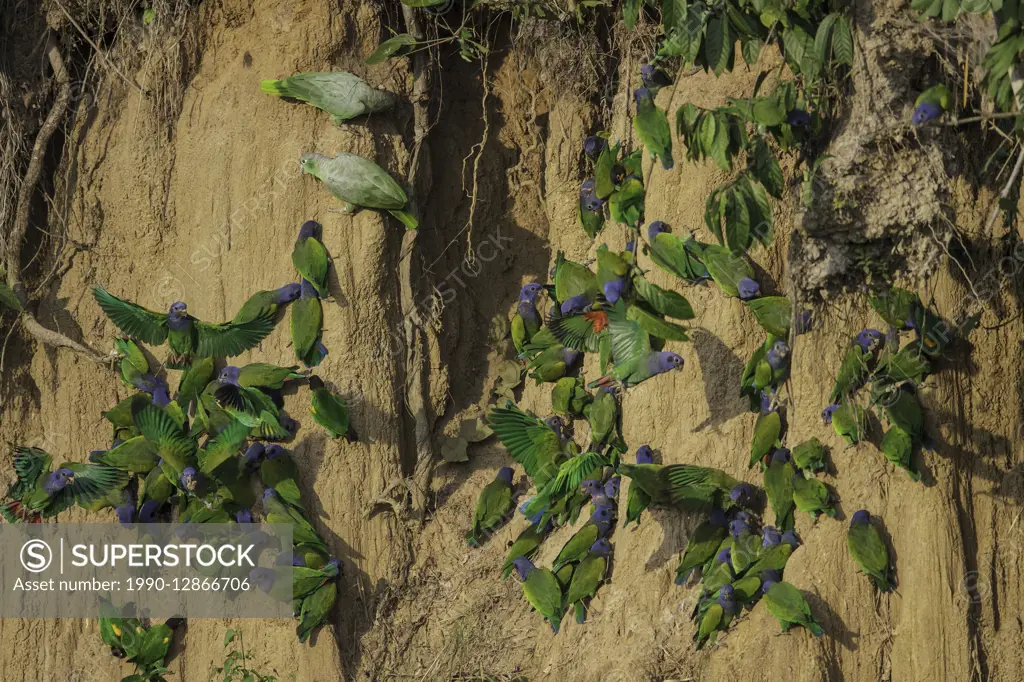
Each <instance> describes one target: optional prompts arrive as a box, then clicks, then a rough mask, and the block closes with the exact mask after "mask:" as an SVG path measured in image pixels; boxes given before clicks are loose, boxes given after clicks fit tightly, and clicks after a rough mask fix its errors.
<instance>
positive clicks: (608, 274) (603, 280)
mask: <svg viewBox="0 0 1024 682" xmlns="http://www.w3.org/2000/svg"><path fill="white" fill-rule="evenodd" d="M632 257H633V254H632V253H631V252H629V251H625V252H623V253H621V254H619V253H616V252H614V251H611V250H609V249H608V246H607V245H606V244H601V246H599V247H598V248H597V283H598V285H600V287H601V292H602V293H603V294H604V297H605V299H606V300H607V301H608V302H609V303H612V304H614V303H615V302H616V301H618V300H619V298H621V297H622V296H623V295H624V294H625V293H626V289H627V287H628V286H629V281H630V277H629V272H630V270H631V269H632V266H631V265H630V261H629V260H627V258H629V259H632Z"/></svg>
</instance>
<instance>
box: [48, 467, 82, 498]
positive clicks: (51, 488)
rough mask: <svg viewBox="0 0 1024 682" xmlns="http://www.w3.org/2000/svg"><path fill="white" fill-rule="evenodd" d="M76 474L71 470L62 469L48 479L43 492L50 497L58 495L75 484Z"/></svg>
mask: <svg viewBox="0 0 1024 682" xmlns="http://www.w3.org/2000/svg"><path fill="white" fill-rule="evenodd" d="M74 480H75V474H74V473H73V472H72V471H71V469H65V468H60V469H57V470H56V471H54V472H53V473H52V474H50V477H49V478H48V479H46V483H44V484H43V490H45V491H46V492H47V494H49V495H56V494H57V493H59V492H60V491H61V490H64V488H65V487H66V486H67V485H68V484H69V483H72V482H74Z"/></svg>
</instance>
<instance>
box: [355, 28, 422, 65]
mask: <svg viewBox="0 0 1024 682" xmlns="http://www.w3.org/2000/svg"><path fill="white" fill-rule="evenodd" d="M415 44H416V38H414V37H413V36H411V35H409V34H408V33H399V34H398V35H396V36H394V37H393V38H388V39H387V40H385V41H384V42H383V43H381V44H380V45H378V46H377V49H376V50H374V51H373V54H371V55H370V56H369V57H367V58H366V63H367V64H380V63H381V62H383V61H386V60H388V59H391V58H392V57H395V56H397V55H398V52H399V51H401V50H402V49H404V48H406V47H409V46H411V45H415Z"/></svg>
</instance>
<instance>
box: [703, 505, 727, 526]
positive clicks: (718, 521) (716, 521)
mask: <svg viewBox="0 0 1024 682" xmlns="http://www.w3.org/2000/svg"><path fill="white" fill-rule="evenodd" d="M708 523H710V524H711V525H712V526H717V527H719V528H725V527H726V526H728V525H729V519H728V518H726V516H725V512H724V511H722V510H721V509H720V508H719V507H715V508H714V509H712V510H711V518H710V519H708Z"/></svg>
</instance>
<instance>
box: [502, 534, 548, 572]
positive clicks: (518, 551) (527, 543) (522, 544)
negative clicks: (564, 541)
mask: <svg viewBox="0 0 1024 682" xmlns="http://www.w3.org/2000/svg"><path fill="white" fill-rule="evenodd" d="M552 528H554V524H552V523H551V521H548V522H547V523H544V524H543V525H541V524H540V523H531V524H530V525H528V526H527V527H526V528H524V529H523V530H522V532H520V533H519V535H517V536H516V539H515V542H513V543H512V546H511V547H509V548H508V553H507V554H505V563H503V564H502V565H501V577H502V578H507V577H509V576H510V575H512V569H513V565H512V562H513V561H515V560H516V559H518V558H519V557H526V558H527V559H532V558H533V557H534V555H535V554H537V550H539V549H540V546H541V543H543V542H544V540H545V539H546V538H547V536H548V534H549V533H550V532H551V529H552Z"/></svg>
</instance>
